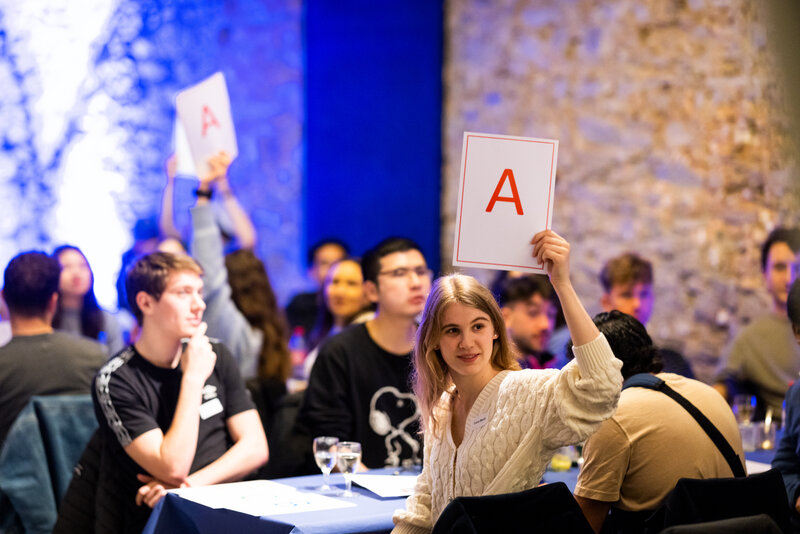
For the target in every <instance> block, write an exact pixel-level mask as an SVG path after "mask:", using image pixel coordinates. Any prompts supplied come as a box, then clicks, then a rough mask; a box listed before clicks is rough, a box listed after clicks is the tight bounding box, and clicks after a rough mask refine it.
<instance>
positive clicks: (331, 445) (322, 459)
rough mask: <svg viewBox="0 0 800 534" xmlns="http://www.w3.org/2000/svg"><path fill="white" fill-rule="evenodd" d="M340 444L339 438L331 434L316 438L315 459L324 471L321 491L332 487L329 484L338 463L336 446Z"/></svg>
mask: <svg viewBox="0 0 800 534" xmlns="http://www.w3.org/2000/svg"><path fill="white" fill-rule="evenodd" d="M338 444H339V438H334V437H331V436H320V437H318V438H314V460H315V461H316V462H317V466H318V467H319V468H320V470H321V471H322V477H323V481H324V482H323V484H322V486H320V488H319V489H320V490H321V491H330V489H331V487H330V485H329V484H328V482H329V479H330V476H331V470H332V469H333V466H335V465H336V448H337V445H338Z"/></svg>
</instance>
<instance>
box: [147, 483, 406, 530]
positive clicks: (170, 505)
mask: <svg viewBox="0 0 800 534" xmlns="http://www.w3.org/2000/svg"><path fill="white" fill-rule="evenodd" d="M370 472H371V473H376V474H388V473H394V470H393V469H392V470H385V469H376V470H372V471H370ZM404 474H416V473H401V474H400V475H398V476H404ZM322 481H323V480H322V475H313V476H304V477H294V478H284V479H278V480H274V481H273V482H276V483H280V484H284V485H286V486H291V487H293V488H296V489H297V490H298V491H300V492H309V493H311V494H313V493H320V492H319V486H320V485H321V484H322ZM331 486H332V491H331V492H322V494H323V495H325V496H326V497H330V498H332V499H336V500H341V501H343V502H344V503H346V504H352V505H355V506H350V507H347V508H338V509H333V510H320V511H303V512H300V513H281V514H279V515H268V516H261V517H258V516H256V515H250V514H245V513H241V512H235V511H232V510H228V509H224V508H210V507H208V506H204V505H202V504H198V503H196V502H193V501H190V500H187V499H183V498H181V497H179V496H178V495H175V494H172V493H169V494H167V496H166V497H165V498H164V499H162V500H161V502H159V503H158V505H157V506H156V508H155V509H154V510H153V513H152V515H151V516H150V520H149V521H148V523H147V526H146V527H145V529H144V534H163V533H174V532H181V533H189V534H195V533H196V534H211V533H218V532H241V533H242V534H244V533H245V532H246V533H248V534H250V533H258V534H262V533H263V534H288V533H295V534H299V533H303V534H317V533H318V534H323V533H326V534H328V533H351V532H352V533H356V532H360V533H367V532H369V533H378V532H389V531H391V529H392V527H393V526H394V525H393V524H392V514H393V513H394V511H395V510H397V509H400V508H403V507H404V506H405V497H389V498H381V497H379V496H378V495H376V494H374V493H372V492H371V491H369V490H366V489H364V488H361V487H358V486H356V485H353V493H354V494H355V495H354V496H353V497H342V496H341V495H339V493H341V491H342V490H344V477H343V476H342V475H341V474H336V473H334V474H332V475H331Z"/></svg>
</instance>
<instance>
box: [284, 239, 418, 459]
mask: <svg viewBox="0 0 800 534" xmlns="http://www.w3.org/2000/svg"><path fill="white" fill-rule="evenodd" d="M361 268H362V270H363V272H364V291H365V293H366V295H367V297H368V298H369V299H370V300H371V301H372V302H375V303H376V304H377V310H376V314H375V318H374V319H372V320H370V321H367V322H366V323H364V324H357V325H352V326H350V327H349V328H347V329H345V330H344V331H342V332H341V333H340V334H338V335H336V336H334V337H333V338H331V340H330V341H328V342H327V343H325V344H324V345H323V346H322V348H321V349H320V351H319V356H318V358H317V361H316V363H315V364H314V368H313V371H312V372H311V377H310V379H309V383H308V389H307V390H306V394H305V398H304V399H303V406H302V407H301V409H300V414H299V416H298V422H299V424H300V426H301V427H302V428H303V430H304V431H305V432H307V433H310V434H312V437H313V436H323V435H324V436H334V437H337V438H339V439H340V440H343V441H345V440H346V441H358V442H360V443H361V444H362V451H363V452H362V463H363V464H364V465H365V466H366V467H369V468H377V467H385V466H391V467H399V466H410V465H414V464H421V462H422V445H421V440H420V436H419V435H418V430H419V428H418V426H417V422H416V421H417V416H418V408H417V401H416V398H415V397H414V395H413V393H412V392H411V387H410V385H409V373H410V371H411V349H412V347H413V344H414V334H415V332H416V329H417V320H416V319H417V316H418V315H419V314H420V313H421V312H422V309H423V308H424V306H425V300H426V299H427V296H428V292H429V291H430V288H431V278H432V274H433V273H432V272H431V270H430V269H429V268H428V265H427V263H426V262H425V257H424V256H423V255H422V252H420V248H419V246H418V245H417V244H416V243H414V242H413V241H411V240H410V239H405V238H389V239H386V240H384V241H382V242H381V243H379V244H378V245H377V246H376V247H375V248H373V249H372V250H370V251H368V252H367V253H366V254H365V255H364V257H363V259H362V260H361Z"/></svg>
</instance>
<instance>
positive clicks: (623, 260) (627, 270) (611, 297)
mask: <svg viewBox="0 0 800 534" xmlns="http://www.w3.org/2000/svg"><path fill="white" fill-rule="evenodd" d="M600 284H601V285H602V286H603V296H602V297H601V298H600V304H601V305H602V307H603V311H606V312H610V311H611V310H619V311H621V312H622V313H627V314H628V315H631V316H633V317H635V318H636V319H637V320H638V321H639V322H640V323H642V324H643V325H644V326H645V327H647V323H648V322H649V321H650V314H651V313H652V312H653V303H654V302H655V295H654V294H653V264H652V263H650V262H649V261H648V260H646V259H644V258H642V257H641V256H639V255H638V254H635V253H633V252H626V253H625V254H622V255H620V256H617V257H615V258H611V259H610V260H608V261H607V262H606V264H605V265H604V266H603V269H602V271H600ZM658 350H659V356H660V358H661V363H662V365H663V366H664V372H667V373H676V374H679V375H683V376H686V377H689V378H694V373H693V372H692V368H691V366H690V365H689V362H687V361H686V359H685V358H684V357H683V355H682V354H680V353H679V352H676V351H674V350H672V349H665V348H659V349H658Z"/></svg>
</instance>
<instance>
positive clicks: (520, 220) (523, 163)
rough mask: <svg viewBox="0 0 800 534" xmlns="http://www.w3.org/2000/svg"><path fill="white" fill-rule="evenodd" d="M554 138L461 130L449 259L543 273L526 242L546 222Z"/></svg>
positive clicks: (551, 191)
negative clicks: (456, 197)
mask: <svg viewBox="0 0 800 534" xmlns="http://www.w3.org/2000/svg"><path fill="white" fill-rule="evenodd" d="M557 159H558V141H556V140H553V139H538V138H533V137H515V136H510V135H494V134H481V133H473V132H465V133H464V144H463V148H462V154H461V173H460V175H459V190H458V208H457V213H456V229H455V239H454V243H453V265H458V266H461V267H483V268H489V269H503V270H516V271H525V272H531V273H544V272H545V270H544V267H543V266H542V265H541V264H539V263H538V262H537V261H536V260H535V259H534V258H533V257H531V252H532V251H533V246H532V245H530V246H526V244H528V243H529V242H530V239H531V237H533V235H534V234H535V233H536V232H539V231H541V230H545V229H547V228H550V225H551V223H552V219H553V198H554V195H555V185H556V160H557Z"/></svg>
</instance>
